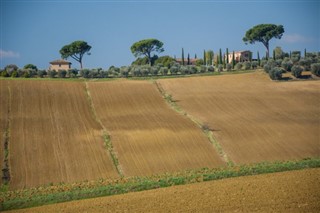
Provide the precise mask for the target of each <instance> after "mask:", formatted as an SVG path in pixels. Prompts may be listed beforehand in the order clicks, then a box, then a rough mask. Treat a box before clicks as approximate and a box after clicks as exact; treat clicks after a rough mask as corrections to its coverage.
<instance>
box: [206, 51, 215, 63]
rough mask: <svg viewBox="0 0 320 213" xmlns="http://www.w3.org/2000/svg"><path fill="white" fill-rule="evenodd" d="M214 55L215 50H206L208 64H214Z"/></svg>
mask: <svg viewBox="0 0 320 213" xmlns="http://www.w3.org/2000/svg"><path fill="white" fill-rule="evenodd" d="M213 57H214V53H213V50H208V51H206V62H207V63H206V64H207V65H209V66H212V65H213Z"/></svg>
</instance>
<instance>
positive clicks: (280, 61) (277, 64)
mask: <svg viewBox="0 0 320 213" xmlns="http://www.w3.org/2000/svg"><path fill="white" fill-rule="evenodd" d="M274 63H275V64H276V66H278V67H280V66H281V63H282V59H277V60H275V61H274Z"/></svg>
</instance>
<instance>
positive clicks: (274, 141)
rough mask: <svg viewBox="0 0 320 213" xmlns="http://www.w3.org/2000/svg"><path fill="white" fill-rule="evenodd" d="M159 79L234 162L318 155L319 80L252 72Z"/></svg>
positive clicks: (319, 137) (319, 134)
mask: <svg viewBox="0 0 320 213" xmlns="http://www.w3.org/2000/svg"><path fill="white" fill-rule="evenodd" d="M158 82H159V83H160V84H161V86H162V87H163V88H164V90H165V91H166V92H167V93H168V94H171V95H172V97H173V99H174V100H175V101H176V103H177V104H178V105H179V106H180V107H181V108H182V109H183V110H184V111H186V112H187V113H188V114H189V115H191V116H192V117H194V118H196V119H198V120H200V121H201V122H202V123H204V124H206V125H208V126H209V127H210V129H211V130H213V134H214V136H215V138H216V139H217V141H218V142H219V143H220V144H221V147H222V149H223V150H224V152H225V153H226V154H227V156H228V157H229V159H231V160H232V161H233V162H235V163H255V162H261V161H275V160H291V159H303V158H306V157H319V156H320V146H319V144H320V98H319V97H320V81H295V82H274V81H271V80H270V79H269V77H268V76H267V75H266V74H264V73H262V72H255V73H249V74H241V75H240V74H239V75H223V76H212V77H193V78H180V79H161V80H158Z"/></svg>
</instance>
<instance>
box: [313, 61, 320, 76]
mask: <svg viewBox="0 0 320 213" xmlns="http://www.w3.org/2000/svg"><path fill="white" fill-rule="evenodd" d="M311 73H312V74H314V75H316V76H320V63H316V64H311Z"/></svg>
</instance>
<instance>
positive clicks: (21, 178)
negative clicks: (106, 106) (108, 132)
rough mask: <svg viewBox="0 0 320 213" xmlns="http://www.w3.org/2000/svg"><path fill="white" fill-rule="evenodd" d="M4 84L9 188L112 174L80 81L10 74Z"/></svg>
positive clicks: (2, 90)
mask: <svg viewBox="0 0 320 213" xmlns="http://www.w3.org/2000/svg"><path fill="white" fill-rule="evenodd" d="M0 82H1V85H2V86H1V111H2V110H5V109H4V108H5V106H4V105H3V102H2V99H3V98H4V99H7V98H6V96H7V90H6V88H5V86H3V85H4V84H5V83H6V81H4V80H1V81H0ZM9 85H10V91H11V96H12V99H11V106H12V107H11V115H10V116H11V118H12V120H11V129H10V141H9V142H10V143H9V161H10V171H11V181H10V187H11V188H12V189H18V188H23V187H33V186H39V185H41V184H48V183H51V182H53V183H57V182H73V181H80V180H82V181H83V180H90V179H97V178H99V177H104V178H108V177H117V172H116V170H115V167H114V165H113V163H112V160H111V157H110V156H109V153H108V151H107V150H106V148H105V147H104V141H103V137H102V128H101V126H100V125H99V123H98V122H96V121H95V120H94V118H93V115H92V112H91V109H90V104H89V102H88V100H87V97H86V93H85V85H84V84H83V83H75V82H50V81H23V80H12V81H10V82H9ZM2 108H3V109H2ZM5 111H7V110H5ZM2 116H3V113H2V112H1V132H2V131H3V123H4V121H3V120H5V117H2Z"/></svg>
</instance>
